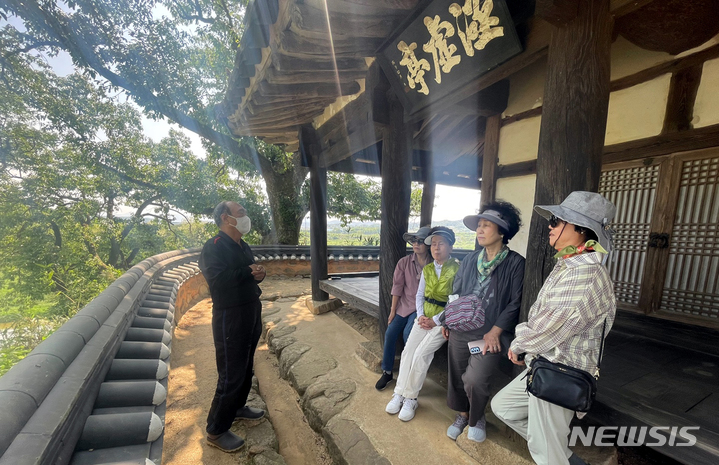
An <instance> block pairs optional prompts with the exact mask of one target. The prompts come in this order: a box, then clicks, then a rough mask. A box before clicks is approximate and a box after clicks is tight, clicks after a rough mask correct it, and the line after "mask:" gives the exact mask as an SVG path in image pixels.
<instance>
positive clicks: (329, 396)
mask: <svg viewBox="0 0 719 465" xmlns="http://www.w3.org/2000/svg"><path fill="white" fill-rule="evenodd" d="M356 389H357V385H356V384H355V383H354V381H352V380H349V379H342V380H332V379H328V380H326V381H318V382H316V383H314V384H312V385H310V386H309V387H308V388H307V390H306V391H305V394H304V396H303V397H302V403H301V405H302V410H303V411H304V413H305V416H306V417H307V422H308V423H309V425H310V427H311V428H312V429H314V430H315V431H317V432H318V433H321V432H322V428H323V427H324V426H325V425H326V424H327V423H328V422H329V421H330V419H332V417H334V416H335V415H337V414H338V413H340V412H341V411H342V410H343V409H344V408H345V407H346V406H347V405H348V404H349V402H350V400H351V399H352V396H353V395H354V393H355V390H356Z"/></svg>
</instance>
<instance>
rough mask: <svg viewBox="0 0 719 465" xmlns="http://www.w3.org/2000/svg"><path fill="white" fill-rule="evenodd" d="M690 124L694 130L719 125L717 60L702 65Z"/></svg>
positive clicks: (718, 68) (718, 66)
mask: <svg viewBox="0 0 719 465" xmlns="http://www.w3.org/2000/svg"><path fill="white" fill-rule="evenodd" d="M692 123H693V124H694V127H695V128H700V127H703V126H710V125H712V124H719V58H717V59H714V60H709V61H707V62H705V63H704V69H703V70H702V80H701V82H700V83H699V90H698V91H697V99H696V102H695V103H694V119H693V120H692Z"/></svg>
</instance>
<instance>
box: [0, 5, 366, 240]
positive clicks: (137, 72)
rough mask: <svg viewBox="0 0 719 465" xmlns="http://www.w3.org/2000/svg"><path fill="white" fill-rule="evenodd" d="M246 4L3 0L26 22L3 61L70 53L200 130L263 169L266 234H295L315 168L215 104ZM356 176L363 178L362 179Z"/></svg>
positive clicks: (233, 157) (228, 154)
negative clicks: (228, 119) (238, 128)
mask: <svg viewBox="0 0 719 465" xmlns="http://www.w3.org/2000/svg"><path fill="white" fill-rule="evenodd" d="M246 6H247V1H246V0H241V1H237V2H227V1H226V0H180V1H169V0H167V1H156V0H140V1H137V0H72V1H65V2H60V1H56V0H48V1H44V2H34V1H28V0H6V1H5V2H4V3H3V4H2V5H0V14H2V15H3V16H4V17H6V18H11V19H12V18H15V19H20V20H21V21H22V24H23V26H22V27H18V28H16V27H14V26H12V22H11V23H10V24H8V25H7V26H6V27H5V29H4V32H5V34H6V35H7V36H12V42H13V43H12V44H11V45H12V46H10V47H4V49H5V50H8V53H6V54H5V55H4V56H3V57H2V60H3V62H2V63H0V65H2V66H3V67H5V66H6V65H7V60H8V56H12V55H15V54H28V53H33V52H42V53H48V54H54V53H58V52H59V51H65V52H67V53H69V55H70V56H71V57H72V60H73V63H74V64H75V66H77V68H78V69H81V70H83V71H84V73H85V74H86V76H87V77H89V78H92V79H95V82H97V83H98V84H99V85H100V86H102V87H104V88H105V90H114V89H121V90H122V91H124V92H126V93H127V95H129V96H130V97H131V98H132V99H133V100H134V101H135V102H136V103H137V104H138V105H140V106H141V107H142V108H143V109H144V111H145V112H146V114H148V115H149V116H151V117H154V118H167V119H169V120H170V121H173V122H175V123H177V124H179V125H180V126H182V127H184V128H186V129H189V130H190V131H193V132H195V133H197V134H198V135H200V136H201V137H202V138H203V141H204V144H205V148H206V149H207V152H208V160H210V161H211V162H216V163H219V164H221V165H223V166H224V170H226V171H227V172H230V171H234V172H237V173H241V175H242V176H244V177H245V178H246V177H248V176H249V177H251V178H255V179H256V178H257V176H260V177H261V178H262V179H263V180H264V182H265V185H266V195H267V200H268V202H266V203H267V204H268V206H269V209H270V212H271V215H272V220H271V222H268V223H265V225H266V226H267V227H266V228H262V229H263V233H264V232H266V233H267V234H263V239H264V240H265V241H277V242H280V243H288V244H296V243H297V240H298V237H299V227H300V224H301V222H302V219H303V218H304V216H305V214H306V213H307V210H308V205H309V204H308V202H307V197H308V194H307V191H306V185H305V181H306V177H307V172H308V171H307V168H305V167H303V166H301V163H300V154H299V153H287V152H285V151H284V149H282V148H281V147H277V146H273V145H269V144H264V143H263V142H261V141H258V140H255V139H252V138H247V137H244V138H234V137H232V136H231V135H230V134H229V132H228V130H227V128H226V127H225V126H224V125H223V124H221V123H220V122H219V121H218V120H217V119H216V118H215V114H214V108H215V105H217V104H218V103H219V102H220V101H221V100H222V98H223V96H224V94H225V91H226V83H227V81H228V77H229V75H228V73H229V71H230V70H231V69H232V67H233V64H234V59H235V55H236V52H237V49H238V46H239V39H240V37H241V35H242V32H243V29H242V28H243V22H242V20H243V15H244V12H245V8H246ZM23 29H24V30H23ZM5 45H8V44H7V43H6V44H5ZM221 174H222V173H221ZM351 185H352V186H354V187H356V188H357V189H362V188H363V186H362V183H361V182H360V183H353V184H351ZM337 189H338V190H345V191H346V190H347V186H337ZM356 194H357V195H356V196H355V195H352V196H349V197H347V198H346V200H345V201H343V202H341V203H338V204H337V205H344V206H346V207H347V208H346V209H345V210H344V211H343V212H340V213H339V214H340V215H341V216H342V217H345V218H349V217H351V216H352V214H351V212H352V211H359V212H366V211H370V210H368V209H366V208H365V207H366V206H363V205H353V204H351V203H352V199H353V198H358V199H360V200H362V199H363V197H364V195H363V193H362V191H361V190H360V191H358V192H357V193H356ZM259 200H262V199H259ZM375 211H376V210H375ZM364 217H366V216H360V217H359V218H364Z"/></svg>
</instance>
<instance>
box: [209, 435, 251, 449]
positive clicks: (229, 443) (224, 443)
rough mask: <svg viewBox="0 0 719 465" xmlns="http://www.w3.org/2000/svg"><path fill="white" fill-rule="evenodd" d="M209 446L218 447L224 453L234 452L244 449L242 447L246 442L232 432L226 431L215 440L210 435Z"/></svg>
mask: <svg viewBox="0 0 719 465" xmlns="http://www.w3.org/2000/svg"><path fill="white" fill-rule="evenodd" d="M207 444H209V445H211V446H212V447H217V448H218V449H220V450H221V451H222V452H234V451H236V450H240V449H242V446H244V445H245V440H244V439H242V438H241V437H239V436H238V435H236V434H235V433H233V432H232V431H225V432H224V433H222V434H220V435H219V436H217V437H215V438H212V437H210V435H209V434H208V435H207Z"/></svg>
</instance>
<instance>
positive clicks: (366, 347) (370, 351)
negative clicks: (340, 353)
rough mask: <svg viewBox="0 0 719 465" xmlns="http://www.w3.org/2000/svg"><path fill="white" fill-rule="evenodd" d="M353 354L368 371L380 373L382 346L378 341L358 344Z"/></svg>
mask: <svg viewBox="0 0 719 465" xmlns="http://www.w3.org/2000/svg"><path fill="white" fill-rule="evenodd" d="M355 354H356V355H357V357H359V359H360V360H361V361H362V364H364V366H366V367H367V368H368V369H369V370H371V371H373V372H375V373H382V346H381V345H380V343H379V341H367V342H360V343H359V344H357V349H356V350H355Z"/></svg>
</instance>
